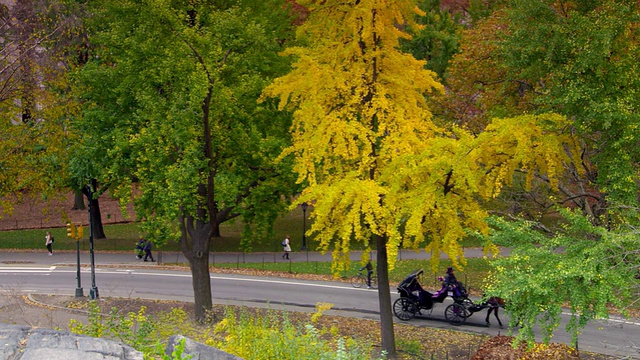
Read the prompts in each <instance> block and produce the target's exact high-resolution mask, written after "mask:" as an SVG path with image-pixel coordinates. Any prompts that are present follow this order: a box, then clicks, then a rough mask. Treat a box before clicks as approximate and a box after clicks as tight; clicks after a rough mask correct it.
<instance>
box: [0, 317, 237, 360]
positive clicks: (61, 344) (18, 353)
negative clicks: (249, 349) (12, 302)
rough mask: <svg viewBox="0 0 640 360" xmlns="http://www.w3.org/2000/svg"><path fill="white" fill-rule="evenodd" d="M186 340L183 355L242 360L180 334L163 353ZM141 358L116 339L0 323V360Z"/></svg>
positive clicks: (173, 338)
mask: <svg viewBox="0 0 640 360" xmlns="http://www.w3.org/2000/svg"><path fill="white" fill-rule="evenodd" d="M182 339H185V347H184V352H183V354H187V355H191V358H192V359H194V360H197V359H202V360H204V359H207V360H242V359H241V358H239V357H237V356H233V355H230V354H227V353H225V352H223V351H220V350H218V349H214V348H212V347H209V346H206V345H204V344H200V343H197V342H195V341H193V340H191V339H188V338H184V337H181V336H173V337H171V339H169V343H168V345H167V348H166V353H167V354H168V355H171V353H172V352H173V349H174V346H175V345H176V344H178V343H179V342H180V341H181V340H182ZM42 359H47V360H69V359H83V360H144V357H143V355H142V353H141V352H139V351H137V350H135V349H134V348H132V347H131V346H128V345H124V344H121V343H119V342H116V341H110V340H105V339H99V338H93V337H89V336H83V335H74V334H71V333H68V332H63V331H56V330H49V329H41V328H31V327H29V326H21V325H7V324H0V360H42Z"/></svg>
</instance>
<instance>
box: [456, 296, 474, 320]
mask: <svg viewBox="0 0 640 360" xmlns="http://www.w3.org/2000/svg"><path fill="white" fill-rule="evenodd" d="M456 302H457V303H458V304H460V305H462V307H464V317H465V318H468V317H469V316H471V314H473V312H472V311H471V309H472V308H473V306H474V305H475V304H474V303H473V301H471V299H469V298H468V297H465V298H464V299H460V300H459V301H456Z"/></svg>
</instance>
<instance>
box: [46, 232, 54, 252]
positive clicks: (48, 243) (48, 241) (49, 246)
mask: <svg viewBox="0 0 640 360" xmlns="http://www.w3.org/2000/svg"><path fill="white" fill-rule="evenodd" d="M44 238H45V239H46V241H45V243H44V244H45V245H46V246H47V251H48V252H49V256H51V255H53V235H51V232H49V231H47V236H45V237H44Z"/></svg>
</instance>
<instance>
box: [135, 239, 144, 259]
mask: <svg viewBox="0 0 640 360" xmlns="http://www.w3.org/2000/svg"><path fill="white" fill-rule="evenodd" d="M145 242H146V241H145V239H144V238H143V237H142V236H140V239H138V243H137V244H136V259H138V260H141V259H142V256H144V245H145Z"/></svg>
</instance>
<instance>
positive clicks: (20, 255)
mask: <svg viewBox="0 0 640 360" xmlns="http://www.w3.org/2000/svg"><path fill="white" fill-rule="evenodd" d="M500 254H501V255H508V254H509V251H508V249H506V250H505V249H502V250H501V253H500ZM350 255H351V260H352V261H358V260H360V259H361V257H362V251H352V252H351V254H350ZM153 256H154V259H155V260H156V262H151V261H149V262H143V261H142V260H139V259H137V258H136V256H135V254H134V253H133V251H131V252H105V251H96V252H95V253H94V263H95V265H96V266H99V265H100V264H104V265H119V264H130V265H134V264H135V265H148V266H153V265H156V264H158V265H160V264H175V263H183V264H186V263H188V261H187V259H186V258H185V257H184V255H183V254H182V253H180V252H173V251H154V252H153ZM289 256H290V260H285V259H282V253H279V252H278V253H273V252H264V253H241V252H237V253H235V252H233V253H231V252H229V253H210V254H209V263H210V264H211V265H215V264H217V263H262V262H264V263H270V262H288V261H291V262H330V261H331V253H326V254H324V255H323V254H321V253H320V252H316V251H304V250H303V251H294V252H292V253H291V254H290V255H289ZM375 256H376V252H375V251H373V252H372V254H371V257H372V259H375ZM482 256H484V254H483V253H482V249H481V248H468V249H465V257H467V258H478V257H482ZM443 258H444V257H443ZM398 259H399V260H429V259H431V254H427V253H425V252H424V251H420V252H417V253H416V252H415V251H412V250H402V251H400V253H399V255H398ZM76 263H77V254H76V252H72V251H55V249H54V254H53V256H48V255H47V252H46V250H45V251H6V250H0V266H7V265H20V266H25V265H38V266H47V265H48V266H54V265H58V266H60V265H67V264H71V265H75V264H76ZM90 263H91V260H90V255H89V252H88V251H81V252H80V264H82V265H88V264H90Z"/></svg>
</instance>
